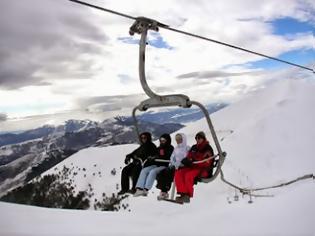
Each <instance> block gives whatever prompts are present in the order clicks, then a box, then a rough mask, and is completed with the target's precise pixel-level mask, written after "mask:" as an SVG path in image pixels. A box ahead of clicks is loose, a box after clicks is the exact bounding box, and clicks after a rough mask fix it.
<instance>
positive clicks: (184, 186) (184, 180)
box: [175, 168, 201, 197]
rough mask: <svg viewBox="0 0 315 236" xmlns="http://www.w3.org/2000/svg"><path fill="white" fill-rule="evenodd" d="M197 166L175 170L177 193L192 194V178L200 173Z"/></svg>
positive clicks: (191, 195)
mask: <svg viewBox="0 0 315 236" xmlns="http://www.w3.org/2000/svg"><path fill="white" fill-rule="evenodd" d="M200 172H201V170H200V169H198V168H182V169H179V170H176V171H175V185H176V189H177V193H185V194H188V195H189V196H190V197H193V195H194V179H195V178H196V177H197V176H198V175H199V174H200Z"/></svg>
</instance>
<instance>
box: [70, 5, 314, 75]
mask: <svg viewBox="0 0 315 236" xmlns="http://www.w3.org/2000/svg"><path fill="white" fill-rule="evenodd" d="M69 1H71V2H75V3H79V4H82V5H85V6H88V7H92V8H95V9H98V10H101V11H106V12H109V13H112V14H115V15H119V16H122V17H125V18H128V19H132V20H137V19H138V17H133V16H130V15H127V14H124V13H120V12H117V11H113V10H110V9H107V8H103V7H99V6H96V5H93V4H90V3H86V2H82V1H79V0H69ZM157 23H158V25H157V26H159V27H161V28H163V29H166V30H170V31H173V32H176V33H179V34H184V35H188V36H191V37H194V38H198V39H202V40H206V41H209V42H213V43H217V44H221V45H223V46H226V47H230V48H234V49H237V50H241V51H244V52H247V53H251V54H255V55H257V56H261V57H265V58H268V59H271V60H274V61H278V62H282V63H285V64H288V65H291V66H295V67H299V68H301V69H304V70H308V71H312V72H313V73H315V70H314V69H312V68H309V67H306V66H302V65H299V64H296V63H292V62H289V61H285V60H282V59H279V58H276V57H271V56H268V55H265V54H262V53H259V52H255V51H252V50H248V49H245V48H242V47H238V46H234V45H232V44H228V43H225V42H221V41H218V40H214V39H211V38H207V37H204V36H200V35H197V34H193V33H189V32H186V31H182V30H178V29H174V28H171V27H169V26H168V25H166V24H163V23H160V22H158V21H157Z"/></svg>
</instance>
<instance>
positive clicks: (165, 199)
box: [160, 198, 184, 205]
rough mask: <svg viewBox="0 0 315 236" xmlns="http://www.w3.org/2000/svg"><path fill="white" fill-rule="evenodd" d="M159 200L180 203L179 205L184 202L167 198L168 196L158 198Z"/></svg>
mask: <svg viewBox="0 0 315 236" xmlns="http://www.w3.org/2000/svg"><path fill="white" fill-rule="evenodd" d="M160 201H167V202H172V203H176V204H180V205H183V204H184V202H181V201H176V200H173V199H168V198H164V199H160Z"/></svg>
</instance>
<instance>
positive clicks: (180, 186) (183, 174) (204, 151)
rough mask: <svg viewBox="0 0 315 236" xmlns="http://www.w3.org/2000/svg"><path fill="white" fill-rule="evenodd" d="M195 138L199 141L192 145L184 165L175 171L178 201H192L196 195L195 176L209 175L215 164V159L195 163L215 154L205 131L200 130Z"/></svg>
mask: <svg viewBox="0 0 315 236" xmlns="http://www.w3.org/2000/svg"><path fill="white" fill-rule="evenodd" d="M195 139H196V142H197V143H196V144H195V145H193V146H192V147H191V149H190V150H189V152H188V154H187V156H186V158H184V159H183V160H182V163H183V164H184V167H183V168H180V169H178V170H176V171H175V185H176V189H177V193H178V194H179V195H180V196H179V197H176V201H180V202H186V203H188V202H190V198H192V197H193V195H194V181H195V178H196V177H207V175H208V170H209V168H210V167H211V165H212V164H213V159H210V160H207V161H204V162H200V163H194V162H198V161H202V160H204V159H207V158H209V157H212V156H213V149H212V147H211V146H210V145H209V142H208V141H207V138H206V135H205V133H204V132H202V131H200V132H198V133H197V134H196V136H195Z"/></svg>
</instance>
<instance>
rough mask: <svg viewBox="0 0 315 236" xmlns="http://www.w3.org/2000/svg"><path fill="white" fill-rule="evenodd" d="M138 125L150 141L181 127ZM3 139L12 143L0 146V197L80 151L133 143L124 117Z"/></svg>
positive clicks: (80, 122)
mask: <svg viewBox="0 0 315 236" xmlns="http://www.w3.org/2000/svg"><path fill="white" fill-rule="evenodd" d="M139 126H140V130H142V131H144V130H145V131H149V132H151V133H152V136H153V138H154V139H156V138H158V137H159V136H160V135H162V134H163V133H173V132H175V131H176V130H178V129H180V128H182V127H183V125H181V124H175V123H168V124H163V125H161V124H156V123H152V122H147V121H140V122H139ZM5 137H9V139H8V140H10V141H11V142H15V143H14V144H8V145H5V146H2V147H0V195H2V194H4V193H5V192H6V191H7V190H9V189H12V188H14V187H16V186H18V185H20V184H23V183H25V182H27V181H29V180H31V179H33V178H34V177H36V176H38V175H39V174H41V173H42V172H44V171H46V170H48V169H50V168H51V167H53V166H54V165H56V164H57V163H59V162H60V161H62V160H64V159H66V158H67V157H68V156H70V155H72V154H73V153H75V152H77V151H79V150H81V149H83V148H86V147H91V146H108V145H116V144H126V143H136V142H137V135H136V133H135V131H134V127H133V123H132V122H130V120H129V119H128V118H126V117H115V118H112V119H107V120H104V121H103V122H101V123H98V122H95V121H90V120H69V121H67V122H66V123H65V124H64V125H59V126H57V127H54V126H47V125H46V126H43V127H40V128H38V129H34V130H29V131H25V132H23V133H20V134H15V135H14V136H10V135H7V134H6V135H1V138H2V142H5V141H6V142H9V141H8V140H6V139H5ZM12 137H15V138H16V139H13V138H12ZM19 141H23V142H19ZM17 142H19V143H17Z"/></svg>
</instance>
